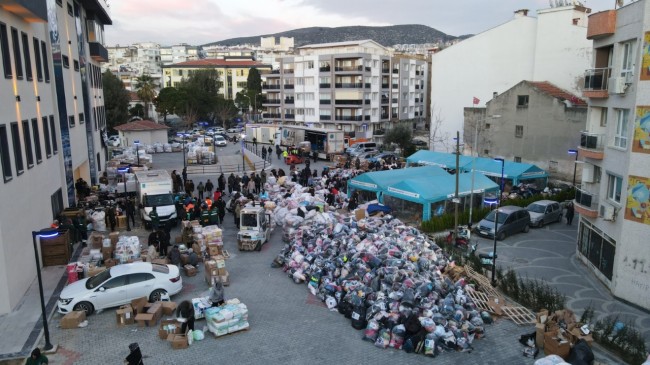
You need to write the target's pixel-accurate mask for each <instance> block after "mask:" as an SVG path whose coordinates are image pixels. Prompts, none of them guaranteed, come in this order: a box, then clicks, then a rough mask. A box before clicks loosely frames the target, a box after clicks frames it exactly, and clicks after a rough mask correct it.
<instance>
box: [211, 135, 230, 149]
mask: <svg viewBox="0 0 650 365" xmlns="http://www.w3.org/2000/svg"><path fill="white" fill-rule="evenodd" d="M214 144H215V146H219V147H226V146H227V145H228V141H226V139H225V138H223V136H220V135H216V136H214Z"/></svg>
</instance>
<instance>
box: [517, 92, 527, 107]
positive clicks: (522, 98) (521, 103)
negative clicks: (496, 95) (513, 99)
mask: <svg viewBox="0 0 650 365" xmlns="http://www.w3.org/2000/svg"><path fill="white" fill-rule="evenodd" d="M527 107H528V95H517V108H527Z"/></svg>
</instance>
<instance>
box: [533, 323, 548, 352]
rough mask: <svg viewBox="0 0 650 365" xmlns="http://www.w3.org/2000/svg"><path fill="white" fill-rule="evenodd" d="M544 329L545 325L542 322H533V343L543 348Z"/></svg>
mask: <svg viewBox="0 0 650 365" xmlns="http://www.w3.org/2000/svg"><path fill="white" fill-rule="evenodd" d="M545 329H546V325H545V324H544V323H536V324H535V345H536V346H537V347H538V348H540V349H543V348H544V330H545Z"/></svg>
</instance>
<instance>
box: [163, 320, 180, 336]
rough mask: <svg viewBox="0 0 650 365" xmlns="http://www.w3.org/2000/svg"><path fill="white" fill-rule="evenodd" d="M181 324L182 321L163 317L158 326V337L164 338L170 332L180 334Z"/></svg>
mask: <svg viewBox="0 0 650 365" xmlns="http://www.w3.org/2000/svg"><path fill="white" fill-rule="evenodd" d="M181 325H182V323H180V322H179V321H177V320H175V319H163V320H162V321H160V326H159V327H158V337H160V339H161V340H166V339H167V337H168V336H169V335H170V334H173V335H180V334H181Z"/></svg>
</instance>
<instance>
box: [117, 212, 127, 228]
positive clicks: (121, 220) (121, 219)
mask: <svg viewBox="0 0 650 365" xmlns="http://www.w3.org/2000/svg"><path fill="white" fill-rule="evenodd" d="M117 228H126V216H125V215H118V216H117Z"/></svg>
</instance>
